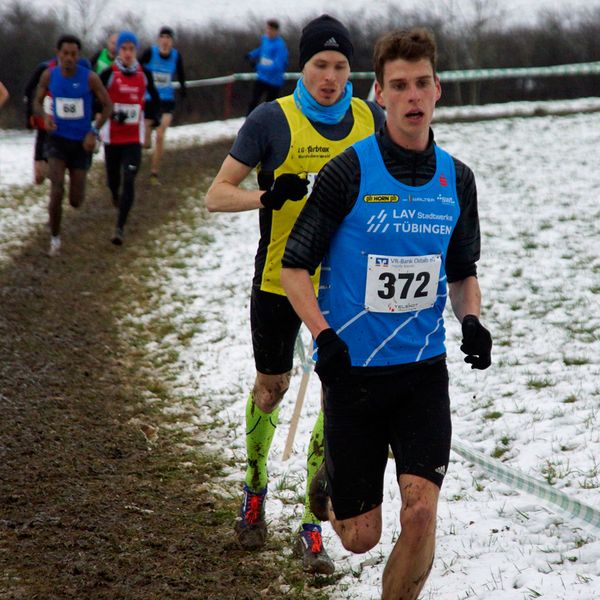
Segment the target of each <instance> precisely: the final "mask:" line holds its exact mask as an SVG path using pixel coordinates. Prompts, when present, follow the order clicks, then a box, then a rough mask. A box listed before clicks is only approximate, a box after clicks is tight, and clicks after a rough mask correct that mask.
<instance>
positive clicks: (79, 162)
mask: <svg viewBox="0 0 600 600" xmlns="http://www.w3.org/2000/svg"><path fill="white" fill-rule="evenodd" d="M46 156H47V157H48V158H57V159H58V160H64V161H65V165H66V166H67V168H68V169H82V170H84V171H87V170H88V169H89V168H90V165H91V164H92V153H91V152H86V151H85V150H84V149H83V141H77V140H69V139H67V138H63V137H60V136H58V135H49V136H48V137H47V138H46Z"/></svg>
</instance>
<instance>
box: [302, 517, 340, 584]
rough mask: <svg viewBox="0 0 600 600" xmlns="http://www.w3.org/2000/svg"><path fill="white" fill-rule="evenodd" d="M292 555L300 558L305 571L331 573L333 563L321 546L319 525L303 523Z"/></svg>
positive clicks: (333, 569) (319, 573)
mask: <svg viewBox="0 0 600 600" xmlns="http://www.w3.org/2000/svg"><path fill="white" fill-rule="evenodd" d="M294 556H296V558H301V559H302V568H303V569H304V571H306V572H307V573H315V574H318V575H333V573H334V571H335V565H334V564H333V561H332V560H331V558H329V555H328V554H327V552H326V551H325V548H324V547H323V537H322V535H321V527H320V526H319V525H314V524H312V523H304V524H303V525H302V531H299V532H298V537H297V538H296V543H295V545H294Z"/></svg>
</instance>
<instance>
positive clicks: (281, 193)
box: [260, 173, 308, 210]
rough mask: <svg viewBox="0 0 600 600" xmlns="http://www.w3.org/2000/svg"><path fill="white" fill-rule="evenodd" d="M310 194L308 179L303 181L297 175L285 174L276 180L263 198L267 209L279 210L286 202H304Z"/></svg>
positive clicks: (261, 198) (261, 199) (262, 200)
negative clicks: (305, 197)
mask: <svg viewBox="0 0 600 600" xmlns="http://www.w3.org/2000/svg"><path fill="white" fill-rule="evenodd" d="M306 192H308V179H302V177H299V176H298V175H296V174H295V173H284V174H283V175H280V176H279V177H277V179H275V181H274V182H273V185H272V186H271V189H270V190H268V191H266V192H265V193H264V194H263V195H262V196H261V197H260V201H261V202H262V204H263V206H264V207H265V208H270V209H271V210H279V209H280V208H281V207H282V206H283V205H284V204H285V201H286V200H293V201H294V202H295V201H297V200H302V198H304V196H306Z"/></svg>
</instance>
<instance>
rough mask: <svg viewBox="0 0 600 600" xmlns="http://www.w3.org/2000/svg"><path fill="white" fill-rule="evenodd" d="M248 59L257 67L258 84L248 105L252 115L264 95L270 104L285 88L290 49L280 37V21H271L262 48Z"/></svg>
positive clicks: (247, 55) (256, 49)
mask: <svg viewBox="0 0 600 600" xmlns="http://www.w3.org/2000/svg"><path fill="white" fill-rule="evenodd" d="M246 58H247V59H248V60H250V61H251V62H252V64H254V65H255V68H256V75H257V78H256V82H255V84H254V89H253V90H252V98H251V100H250V104H249V105H248V111H247V114H250V113H251V112H252V111H253V110H254V109H255V108H256V107H257V106H258V105H259V104H260V101H261V98H262V96H263V94H264V95H265V96H266V101H267V102H270V101H271V100H275V98H277V97H278V96H279V92H280V91H281V88H282V87H283V81H284V80H283V75H284V73H285V69H286V67H287V63H288V49H287V46H286V45H285V41H284V39H283V38H282V37H281V35H279V21H276V20H275V19H269V20H268V21H267V27H266V29H265V33H264V35H263V36H262V37H261V39H260V46H259V47H258V48H255V49H254V50H252V51H250V52H248V54H246Z"/></svg>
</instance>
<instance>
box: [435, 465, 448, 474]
mask: <svg viewBox="0 0 600 600" xmlns="http://www.w3.org/2000/svg"><path fill="white" fill-rule="evenodd" d="M434 471H435V472H436V473H439V474H440V475H445V474H446V467H445V466H444V465H442V466H441V467H436V468H435V469H434Z"/></svg>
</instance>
